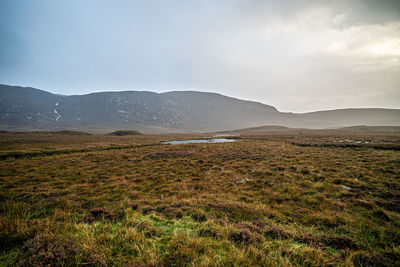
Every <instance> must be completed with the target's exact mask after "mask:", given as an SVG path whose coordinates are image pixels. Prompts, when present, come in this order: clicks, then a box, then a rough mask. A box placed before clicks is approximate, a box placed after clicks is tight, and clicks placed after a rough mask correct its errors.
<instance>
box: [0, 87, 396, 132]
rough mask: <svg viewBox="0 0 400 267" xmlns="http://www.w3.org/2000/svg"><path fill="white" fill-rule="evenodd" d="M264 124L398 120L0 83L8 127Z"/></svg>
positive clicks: (190, 96)
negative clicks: (69, 93)
mask: <svg viewBox="0 0 400 267" xmlns="http://www.w3.org/2000/svg"><path fill="white" fill-rule="evenodd" d="M263 125H279V126H286V127H297V128H333V127H346V126H354V125H367V126H398V125H400V110H398V109H380V108H363V109H340V110H329V111H318V112H310V113H301V114H295V113H283V112H279V111H278V110H277V109H276V108H274V107H272V106H269V105H265V104H262V103H258V102H253V101H245V100H240V99H236V98H232V97H227V96H224V95H221V94H216V93H206V92H196V91H175V92H167V93H154V92H146V91H123V92H101V93H92V94H86V95H72V96H65V95H56V94H52V93H49V92H46V91H42V90H39V89H35V88H30V87H19V86H9V85H0V129H1V130H7V131H32V130H64V129H71V130H81V131H87V132H110V131H114V130H118V129H135V130H138V131H142V132H148V133H167V132H211V131H224V130H233V129H239V128H246V127H257V126H263Z"/></svg>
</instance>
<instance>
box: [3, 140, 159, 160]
mask: <svg viewBox="0 0 400 267" xmlns="http://www.w3.org/2000/svg"><path fill="white" fill-rule="evenodd" d="M155 145H159V143H151V144H142V145H130V146H113V147H101V148H84V149H70V150H52V151H40V152H14V153H7V154H3V155H0V160H6V159H8V158H14V159H21V158H34V157H45V156H53V155H62V154H74V153H89V152H97V151H108V150H122V149H131V148H140V147H147V146H155Z"/></svg>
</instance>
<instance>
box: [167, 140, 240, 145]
mask: <svg viewBox="0 0 400 267" xmlns="http://www.w3.org/2000/svg"><path fill="white" fill-rule="evenodd" d="M235 141H236V140H233V139H227V138H214V139H192V140H175V141H167V142H162V144H164V145H179V144H198V143H231V142H235Z"/></svg>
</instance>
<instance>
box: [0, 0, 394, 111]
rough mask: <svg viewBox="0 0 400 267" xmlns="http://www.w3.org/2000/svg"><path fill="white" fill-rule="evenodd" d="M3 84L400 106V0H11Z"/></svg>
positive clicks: (5, 20) (292, 107)
mask: <svg viewBox="0 0 400 267" xmlns="http://www.w3.org/2000/svg"><path fill="white" fill-rule="evenodd" d="M0 83H4V84H12V85H22V86H32V87H36V88H40V89H44V90H47V91H50V92H53V93H59V94H67V95H70V94H83V93H90V92H95V91H121V90H149V91H156V92H164V91H171V90H198V91H212V92H218V93H222V94H225V95H229V96H233V97H238V98H243V99H249V100H256V101H260V102H263V103H266V104H270V105H273V106H275V107H277V108H278V109H279V110H280V111H293V112H306V111H314V110H322V109H335V108H344V107H387V108H400V0H358V1H357V0H354V1H350V0H337V1H335V0H330V1H326V0H320V1H312V0H308V1H302V0H292V1H290V0H287V1H282V0H280V1H268V0H264V1H262V0H168V1H166V0H159V1H156V0H154V1H153V0H143V1H134V0H126V1H123V0H113V1H111V0H108V1H102V0H68V1H67V0H66V1H61V0H60V1H54V0H46V1H44V0H35V1H32V0H26V1H23V0H1V1H0Z"/></svg>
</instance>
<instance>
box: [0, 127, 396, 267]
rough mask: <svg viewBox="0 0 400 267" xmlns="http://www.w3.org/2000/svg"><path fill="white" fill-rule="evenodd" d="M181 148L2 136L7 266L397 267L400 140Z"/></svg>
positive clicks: (280, 136) (329, 136)
mask: <svg viewBox="0 0 400 267" xmlns="http://www.w3.org/2000/svg"><path fill="white" fill-rule="evenodd" d="M176 138H180V139H185V138H188V139H189V138H193V136H189V135H186V136H185V135H179V136H172V135H170V136H158V135H153V136H150V135H138V136H124V137H116V136H106V135H93V136H91V135H78V134H68V133H64V134H51V133H43V134H10V133H2V134H0V150H1V152H0V155H1V156H2V157H1V160H0V251H1V254H0V265H5V266H8V265H10V266H15V265H17V266H18V265H19V266H45V265H46V266H47V265H60V266H73V265H84V266H91V265H93V266H106V265H117V266H187V265H189V266H257V265H262V266H270V265H277V266H292V265H301V266H340V265H342V266H353V265H354V266H399V265H400V247H399V245H400V213H399V212H400V151H398V149H396V147H398V145H399V144H400V136H399V135H395V134H391V135H387V134H379V133H375V134H367V135H366V134H357V133H353V134H352V133H336V132H310V131H308V132H307V133H287V134H285V133H265V134H260V133H258V134H257V135H246V134H243V135H242V136H240V137H239V139H238V141H237V142H234V143H220V144H186V145H161V144H160V141H165V140H173V139H176ZM346 139H347V140H351V141H344V140H346ZM358 140H362V141H363V142H362V143H358V142H353V141H358ZM334 141H335V142H334ZM340 141H342V142H340ZM366 141H367V142H366ZM369 141H372V142H369ZM346 144H350V146H346ZM371 144H372V145H371ZM379 144H384V146H379ZM392 148H393V149H392Z"/></svg>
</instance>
